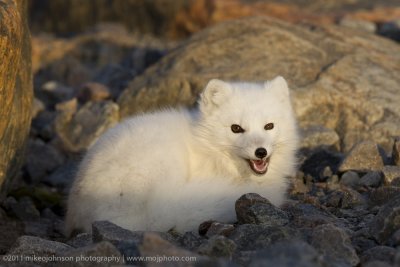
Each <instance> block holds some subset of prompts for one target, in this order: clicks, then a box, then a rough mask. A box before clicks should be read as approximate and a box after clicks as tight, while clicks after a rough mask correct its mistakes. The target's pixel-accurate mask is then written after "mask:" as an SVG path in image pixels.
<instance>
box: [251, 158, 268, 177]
mask: <svg viewBox="0 0 400 267" xmlns="http://www.w3.org/2000/svg"><path fill="white" fill-rule="evenodd" d="M249 163H250V167H251V168H252V169H253V171H255V172H256V173H258V174H264V173H265V172H266V171H267V167H268V161H267V160H262V159H260V160H253V159H250V160H249Z"/></svg>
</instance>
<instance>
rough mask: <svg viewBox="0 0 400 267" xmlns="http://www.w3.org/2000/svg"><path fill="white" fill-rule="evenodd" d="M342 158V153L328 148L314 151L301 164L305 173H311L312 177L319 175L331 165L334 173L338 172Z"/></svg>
mask: <svg viewBox="0 0 400 267" xmlns="http://www.w3.org/2000/svg"><path fill="white" fill-rule="evenodd" d="M341 160H342V155H341V154H339V153H334V152H332V151H329V150H326V149H320V150H316V151H314V152H313V153H312V154H311V155H310V156H309V157H307V159H306V160H305V161H304V163H303V165H302V166H301V170H302V171H303V172H304V174H310V175H311V176H312V177H319V174H320V173H321V172H323V170H324V169H325V168H326V167H327V166H329V168H330V169H331V170H332V172H333V173H336V171H337V168H338V165H339V163H340V161H341Z"/></svg>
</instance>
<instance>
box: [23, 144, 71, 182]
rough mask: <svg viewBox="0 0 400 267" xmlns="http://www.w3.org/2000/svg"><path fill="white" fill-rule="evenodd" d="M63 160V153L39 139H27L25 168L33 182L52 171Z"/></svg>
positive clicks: (38, 180)
mask: <svg viewBox="0 0 400 267" xmlns="http://www.w3.org/2000/svg"><path fill="white" fill-rule="evenodd" d="M63 162H64V157H63V155H62V154H61V153H60V152H59V151H58V150H57V149H55V148H54V147H53V146H51V145H48V144H46V143H44V142H43V141H42V140H40V139H34V140H32V139H31V140H29V143H28V151H27V159H26V170H27V172H28V174H29V177H30V178H31V180H32V181H33V182H34V183H39V182H40V181H41V179H42V178H43V177H45V176H46V175H47V174H49V173H51V172H52V171H54V170H55V169H56V168H57V167H59V166H60V165H61V164H63Z"/></svg>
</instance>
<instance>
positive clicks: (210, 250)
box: [197, 236, 236, 259]
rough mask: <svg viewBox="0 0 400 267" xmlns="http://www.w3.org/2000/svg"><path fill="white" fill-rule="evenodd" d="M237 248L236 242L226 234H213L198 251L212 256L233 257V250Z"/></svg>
mask: <svg viewBox="0 0 400 267" xmlns="http://www.w3.org/2000/svg"><path fill="white" fill-rule="evenodd" d="M235 249H236V244H235V242H233V241H232V240H231V239H228V238H226V237H225V236H213V237H211V238H210V239H208V240H207V241H206V242H204V243H203V244H201V245H200V246H199V248H198V249H197V252H198V253H199V254H201V255H207V256H210V257H224V258H229V259H231V258H232V255H233V252H234V251H235Z"/></svg>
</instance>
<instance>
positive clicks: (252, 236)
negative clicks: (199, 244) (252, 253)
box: [229, 224, 298, 250]
mask: <svg viewBox="0 0 400 267" xmlns="http://www.w3.org/2000/svg"><path fill="white" fill-rule="evenodd" d="M297 236H298V233H297V232H296V231H295V230H294V229H291V228H289V227H284V226H269V225H262V224H260V225H255V224H242V225H239V226H238V227H236V229H235V231H233V233H232V234H231V235H230V236H229V238H230V239H232V240H233V241H234V242H235V243H236V245H237V248H238V249H239V250H256V249H262V248H265V247H267V246H269V245H270V244H273V243H276V242H278V241H281V240H289V239H295V238H296V237H297Z"/></svg>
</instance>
